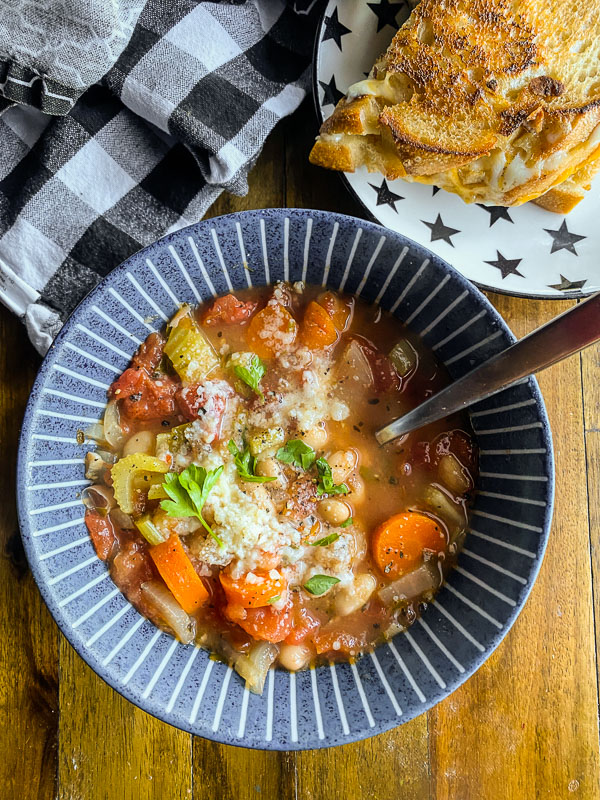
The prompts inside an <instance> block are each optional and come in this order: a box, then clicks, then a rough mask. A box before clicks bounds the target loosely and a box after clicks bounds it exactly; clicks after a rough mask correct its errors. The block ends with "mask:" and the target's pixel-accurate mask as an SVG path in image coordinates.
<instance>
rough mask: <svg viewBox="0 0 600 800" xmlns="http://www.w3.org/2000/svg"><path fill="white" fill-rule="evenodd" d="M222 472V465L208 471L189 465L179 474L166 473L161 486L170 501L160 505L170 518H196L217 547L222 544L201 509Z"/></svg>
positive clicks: (164, 501)
mask: <svg viewBox="0 0 600 800" xmlns="http://www.w3.org/2000/svg"><path fill="white" fill-rule="evenodd" d="M222 472H223V464H221V466H220V467H217V468H216V469H211V470H208V471H207V470H206V469H204V467H199V466H197V465H196V464H190V466H189V467H187V468H186V469H184V470H183V472H181V473H179V474H177V473H176V472H167V474H166V475H165V481H164V483H163V485H162V486H163V489H164V490H165V492H166V493H167V494H168V495H169V497H170V498H171V499H170V500H163V501H162V502H161V504H160V507H161V508H162V509H163V511H166V512H167V514H168V515H169V516H170V517H197V518H198V519H199V520H200V522H201V523H202V525H203V526H204V528H205V529H206V530H207V531H208V532H209V533H210V535H211V536H212V537H213V539H214V540H215V542H216V543H217V544H218V545H219V547H223V543H222V542H221V540H220V539H219V537H218V536H217V534H216V533H215V532H214V531H213V529H212V528H211V527H210V525H209V524H208V523H207V522H206V520H205V519H204V517H203V516H202V509H203V508H204V504H205V503H206V499H207V497H208V495H209V494H210V492H211V490H212V489H213V487H214V485H215V484H216V482H217V481H218V480H219V478H220V476H221V473H222Z"/></svg>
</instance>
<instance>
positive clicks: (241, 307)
mask: <svg viewBox="0 0 600 800" xmlns="http://www.w3.org/2000/svg"><path fill="white" fill-rule="evenodd" d="M257 306H258V303H255V302H254V301H252V300H249V301H248V302H246V303H244V302H242V301H241V300H238V299H237V297H235V295H233V294H226V295H225V296H224V297H217V299H216V300H215V302H214V303H213V304H212V306H211V307H210V308H209V309H208V311H207V312H206V314H205V315H204V317H203V319H202V322H203V323H204V324H205V325H217V324H218V323H219V322H222V323H224V324H225V325H238V324H239V323H240V322H245V321H246V320H247V319H250V317H251V316H252V314H254V312H255V311H256V308H257Z"/></svg>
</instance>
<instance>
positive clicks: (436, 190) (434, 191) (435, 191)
mask: <svg viewBox="0 0 600 800" xmlns="http://www.w3.org/2000/svg"><path fill="white" fill-rule="evenodd" d="M439 190H440V187H439V186H434V187H433V192H432V195H431V196H432V197H435V196H436V194H437V193H438V192H439Z"/></svg>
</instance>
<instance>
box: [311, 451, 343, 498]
mask: <svg viewBox="0 0 600 800" xmlns="http://www.w3.org/2000/svg"><path fill="white" fill-rule="evenodd" d="M317 472H318V473H319V480H318V484H317V494H318V495H319V496H321V495H322V494H348V492H349V491H350V490H349V489H348V487H347V486H346V484H345V483H339V484H336V483H334V482H333V475H332V472H331V467H330V466H329V464H328V463H327V461H326V460H325V459H324V458H317Z"/></svg>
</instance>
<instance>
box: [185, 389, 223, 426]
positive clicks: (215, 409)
mask: <svg viewBox="0 0 600 800" xmlns="http://www.w3.org/2000/svg"><path fill="white" fill-rule="evenodd" d="M175 399H176V400H177V405H178V406H179V409H180V411H181V413H182V414H183V416H184V417H185V418H186V419H187V420H188V421H189V422H192V421H193V420H195V419H198V417H200V416H206V415H207V414H210V415H211V417H212V418H213V420H215V419H216V421H217V423H218V424H217V427H218V428H220V426H221V421H222V417H223V414H224V413H225V406H226V405H227V398H226V397H224V396H222V395H219V394H210V395H208V397H207V394H206V392H204V391H202V388H201V387H200V386H199V384H197V383H196V384H192V385H191V386H183V387H182V388H181V389H178V391H177V394H176V395H175Z"/></svg>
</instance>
